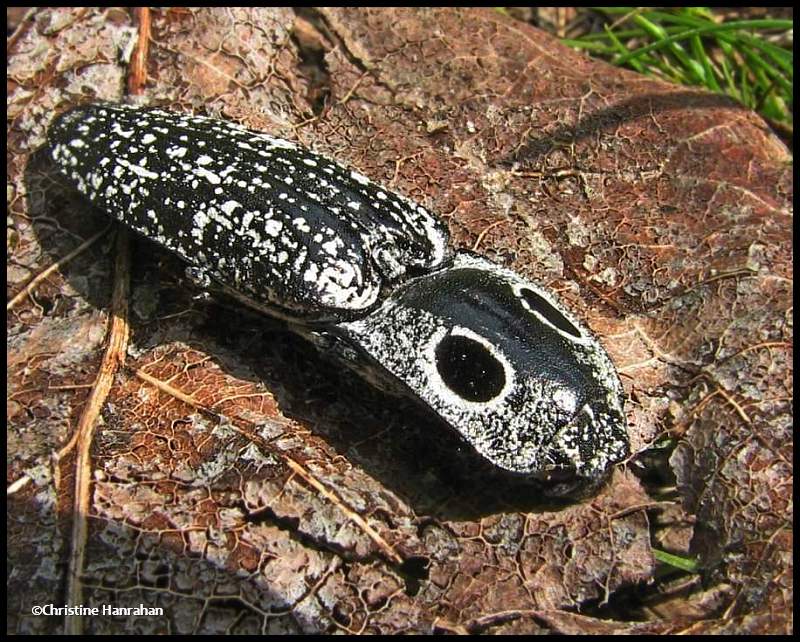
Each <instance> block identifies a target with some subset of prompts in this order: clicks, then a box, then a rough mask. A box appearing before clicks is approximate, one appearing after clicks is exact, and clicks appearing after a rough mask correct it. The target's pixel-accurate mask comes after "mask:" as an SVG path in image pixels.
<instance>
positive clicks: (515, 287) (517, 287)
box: [511, 283, 592, 345]
mask: <svg viewBox="0 0 800 642" xmlns="http://www.w3.org/2000/svg"><path fill="white" fill-rule="evenodd" d="M523 288H524V289H526V290H530V291H531V292H534V293H536V294H537V295H539V296H540V297H542V298H543V299H544V300H545V301H547V303H549V304H550V306H551V307H552V308H553V309H554V310H555V311H556V312H558V313H559V314H560V315H561V316H563V317H564V318H565V319H566V320H567V321H569V323H570V325H572V326H573V327H574V328H575V329H576V330H577V331H578V332H580V333H581V335H580V336H579V337H576V336H575V335H574V334H572V333H570V332H564V331H563V330H562V329H561V328H559V327H558V326H556V325H553V324H552V323H551V322H550V321H548V320H547V318H546V317H545V316H544V315H543V314H541V313H540V312H537V311H536V310H534V309H533V308H532V307H531V304H530V303H528V302H527V301H526V300H525V297H524V296H523V294H522V290H523ZM511 290H512V291H513V292H514V295H515V296H516V297H517V298H518V299H519V302H520V303H521V304H522V307H523V308H525V309H526V310H527V311H528V312H530V313H531V314H532V315H533V316H535V317H536V318H537V319H538V320H539V321H540V322H542V323H544V324H545V325H546V326H547V327H549V328H552V329H553V330H555V331H556V332H558V333H559V334H560V335H561V336H562V337H564V338H565V339H567V340H568V341H570V342H572V343H578V344H580V345H587V344H589V343H591V342H592V337H591V336H590V335H589V334H588V333H586V332H585V331H584V330H583V329H582V328H581V327H580V326H579V325H578V324H577V323H576V322H575V320H574V319H572V317H571V315H569V313H565V310H564V309H563V308H562V306H560V305H559V304H558V303H556V301H555V300H554V299H553V298H552V297H551V296H550V295H549V294H548V293H547V292H545V291H544V290H542V289H540V288H537V287H536V286H534V285H531V284H530V283H512V284H511Z"/></svg>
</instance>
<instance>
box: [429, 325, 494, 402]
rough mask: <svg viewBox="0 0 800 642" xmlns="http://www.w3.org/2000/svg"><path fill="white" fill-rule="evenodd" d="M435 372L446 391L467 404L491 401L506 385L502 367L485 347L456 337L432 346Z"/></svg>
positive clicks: (471, 340) (463, 337)
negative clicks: (434, 348)
mask: <svg viewBox="0 0 800 642" xmlns="http://www.w3.org/2000/svg"><path fill="white" fill-rule="evenodd" d="M436 368H437V370H438V371H439V375H440V376H441V377H442V380H443V381H444V382H445V384H446V385H447V387H448V388H450V389H451V390H452V391H453V392H455V393H456V394H457V395H458V396H459V397H461V398H463V399H466V400H467V401H489V400H491V399H494V398H495V397H496V396H497V395H498V394H500V391H501V390H502V389H503V386H505V384H506V375H505V372H504V370H503V364H501V363H500V362H499V361H498V360H497V359H496V358H495V357H494V355H492V353H491V352H489V350H488V349H487V348H486V346H484V345H483V344H481V343H479V342H477V341H475V340H474V339H470V338H469V337H465V336H462V335H458V334H451V335H448V336H446V337H445V338H444V339H442V341H441V342H440V343H439V345H438V346H436Z"/></svg>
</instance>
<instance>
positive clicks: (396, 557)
mask: <svg viewBox="0 0 800 642" xmlns="http://www.w3.org/2000/svg"><path fill="white" fill-rule="evenodd" d="M136 376H137V377H139V378H140V379H142V380H143V381H146V382H147V383H149V384H151V385H153V386H155V387H156V388H158V389H159V390H161V391H162V392H165V393H167V394H168V395H170V396H172V397H175V398H176V399H178V400H179V401H182V402H183V403H186V404H188V405H190V406H192V407H193V408H197V409H198V410H201V411H203V412H205V413H207V414H209V415H212V416H214V417H219V416H220V415H219V414H218V413H216V412H214V411H213V410H209V409H208V408H207V407H205V406H203V405H202V404H200V403H198V402H197V401H195V400H194V399H193V398H192V397H190V396H189V395H187V394H185V393H183V392H182V391H180V390H178V389H177V388H174V387H173V386H171V385H170V384H168V383H165V382H164V381H160V380H159V379H156V378H155V377H153V376H151V375H149V374H147V373H146V372H144V371H143V370H137V371H136ZM229 419H231V424H230V425H231V427H232V428H233V429H234V430H235V431H236V432H238V433H239V434H240V435H242V436H244V437H246V438H247V439H249V440H250V441H252V442H254V443H255V444H256V445H257V446H258V447H259V448H261V449H263V450H264V451H265V452H270V453H272V454H275V455H278V456H279V457H280V458H281V459H282V460H283V461H284V462H285V463H286V465H287V466H288V467H289V469H290V470H291V471H292V472H293V473H294V474H296V475H297V476H298V477H300V478H301V479H302V480H303V481H305V482H306V483H307V484H308V485H309V486H311V487H312V488H313V489H314V490H316V491H317V492H318V493H319V494H320V495H322V496H323V497H324V498H325V499H327V500H328V501H329V502H331V503H332V504H333V505H335V506H337V507H338V508H339V510H341V511H342V512H343V513H344V514H345V516H346V517H347V518H348V519H349V520H350V521H352V522H353V523H354V524H355V525H356V526H358V527H359V528H360V529H361V530H362V531H364V533H366V535H367V536H368V537H369V538H370V539H371V540H372V541H373V542H375V544H376V546H378V548H379V549H380V550H381V551H382V552H383V554H384V556H385V557H386V558H387V559H388V560H389V561H390V562H391V563H393V564H402V563H403V561H404V560H403V558H402V556H401V555H400V554H399V553H398V552H397V551H395V550H394V548H393V547H392V545H391V544H389V542H387V541H386V540H385V539H384V538H383V537H381V535H380V534H379V533H378V532H377V531H376V530H375V529H374V528H372V526H370V525H369V523H368V522H367V521H366V520H365V519H364V518H363V517H361V515H359V514H358V513H357V512H356V511H354V510H353V509H352V508H350V507H349V506H348V505H347V504H346V503H345V502H344V501H343V500H342V499H341V498H340V497H339V496H338V495H336V493H334V492H333V491H332V490H330V489H329V488H328V487H327V486H325V485H324V484H323V483H322V482H320V481H319V480H318V479H317V478H316V477H314V475H313V474H312V473H311V472H310V471H308V470H307V469H306V468H305V467H304V466H303V465H301V464H300V463H298V462H297V461H295V460H294V459H293V458H291V457H289V456H288V455H287V454H286V453H283V452H280V451H278V450H276V449H275V448H271V447H270V446H269V444H267V443H266V442H265V441H264V440H263V439H261V438H260V437H259V435H258V434H257V433H256V432H255V431H254V430H252V429H250V430H248V429H247V428H242V427H241V426H238V425H237V422H238V423H241V422H242V421H243V420H240V419H235V418H232V417H230V418H229ZM247 423H250V422H247Z"/></svg>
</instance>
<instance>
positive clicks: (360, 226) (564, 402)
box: [49, 105, 629, 480]
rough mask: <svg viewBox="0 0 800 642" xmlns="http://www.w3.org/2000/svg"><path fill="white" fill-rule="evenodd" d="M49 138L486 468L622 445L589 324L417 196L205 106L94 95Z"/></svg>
mask: <svg viewBox="0 0 800 642" xmlns="http://www.w3.org/2000/svg"><path fill="white" fill-rule="evenodd" d="M49 136H50V150H51V153H52V157H53V159H54V160H55V162H56V163H57V165H58V167H59V168H60V170H61V171H62V172H63V173H64V174H65V175H66V176H67V177H68V178H69V179H70V180H71V181H72V183H74V185H75V186H77V188H78V190H79V191H80V192H82V193H83V194H84V195H86V196H87V197H88V198H89V199H90V200H91V201H92V202H93V203H94V204H95V205H97V206H99V207H100V208H102V209H104V210H106V211H107V212H108V213H110V214H112V215H113V216H114V217H116V218H117V219H119V220H120V221H122V222H123V223H124V224H125V225H127V226H128V227H130V228H132V229H133V230H135V231H136V232H139V233H140V234H143V235H144V236H146V237H147V238H149V239H151V240H153V241H156V242H157V243H159V244H161V245H162V246H164V247H166V248H168V249H170V250H172V251H173V252H175V253H177V254H178V255H179V256H180V257H182V258H183V259H184V260H185V261H187V262H188V263H189V264H190V266H191V267H190V268H189V269H190V271H191V274H192V275H193V278H194V279H195V280H199V281H200V282H201V283H205V284H206V285H215V286H216V287H218V288H220V289H222V290H223V291H225V292H227V293H228V294H232V295H233V296H235V297H236V298H238V299H239V300H241V301H243V302H245V303H247V304H249V305H251V306H254V307H256V308H258V309H260V310H262V311H265V312H267V313H268V314H272V315H274V316H278V317H280V318H283V319H285V320H287V321H288V322H290V324H291V325H292V326H293V328H294V329H295V330H297V331H298V332H300V333H301V334H304V335H305V336H307V337H311V338H312V339H314V340H315V341H316V342H317V343H318V344H320V345H324V346H326V347H327V348H329V349H332V350H333V351H334V352H335V353H336V354H337V355H338V356H339V357H340V358H341V359H343V360H345V361H346V362H348V363H349V364H350V365H351V366H352V367H353V368H355V369H356V370H359V371H361V372H362V373H366V374H368V375H369V377H370V378H371V379H372V380H373V381H374V382H376V383H377V384H378V385H380V386H381V387H384V388H386V389H388V390H390V391H393V392H397V391H398V390H400V391H402V392H405V393H406V394H410V395H411V396H413V397H414V398H415V399H417V400H418V401H419V402H421V403H423V404H424V405H425V406H427V407H428V408H430V409H431V410H433V411H434V412H435V413H436V414H438V415H439V417H441V418H442V419H444V421H445V422H446V423H447V424H449V425H450V426H451V427H452V428H453V429H454V430H455V431H457V433H458V434H459V435H460V436H461V437H462V439H463V440H464V441H466V442H467V443H468V444H469V445H470V446H472V447H473V448H474V449H475V451H477V453H479V454H480V455H481V456H482V457H483V458H485V459H486V460H488V461H489V462H491V463H492V464H493V465H494V466H496V467H498V468H500V469H503V470H506V471H511V472H513V473H519V474H523V475H526V476H531V477H533V478H537V479H547V478H549V477H550V476H551V475H557V476H560V477H562V478H563V476H564V474H567V475H574V476H575V477H577V478H583V479H587V480H599V479H601V478H602V477H603V476H604V474H605V473H606V472H607V471H608V470H609V468H610V466H611V465H612V464H614V463H616V462H619V461H620V460H622V459H623V458H624V457H625V456H626V455H627V454H628V449H629V446H628V436H627V431H626V427H625V416H624V413H623V391H622V386H621V385H620V382H619V378H618V376H617V374H616V372H615V370H614V367H613V365H612V363H611V360H610V359H609V357H608V355H607V354H606V352H605V351H604V350H603V348H602V346H601V345H600V343H599V342H598V340H597V339H596V338H595V337H594V336H592V334H591V333H590V332H589V331H588V330H587V329H586V328H585V327H584V326H583V325H582V324H581V323H580V322H579V321H578V320H577V319H576V318H575V317H574V316H573V315H572V314H571V313H570V312H568V311H567V310H565V309H564V307H563V306H562V305H561V304H559V302H558V301H557V300H556V298H555V297H554V296H553V295H552V294H550V293H549V292H548V291H547V290H545V289H543V288H541V287H540V286H538V285H535V284H533V283H531V282H529V281H527V280H525V279H523V278H522V277H520V276H519V275H517V274H516V273H514V272H513V271H511V270H508V269H505V268H503V267H500V266H498V265H496V264H494V263H491V262H490V261H488V260H486V259H483V258H481V257H479V256H477V255H475V254H472V253H469V252H464V251H458V252H453V251H452V250H451V249H450V247H449V246H448V232H447V229H446V227H445V225H444V224H443V223H442V222H441V221H440V220H439V219H438V218H437V217H435V216H434V215H432V214H431V213H429V212H428V211H427V210H425V209H424V208H423V207H421V206H420V205H418V204H416V203H414V202H413V201H411V200H409V199H407V198H404V197H402V196H399V195H397V194H394V193H392V192H390V191H389V190H387V189H384V188H382V187H381V186H379V185H376V184H375V183H373V182H372V181H370V180H369V179H367V178H366V177H365V176H363V175H361V174H359V173H358V172H356V171H351V170H348V169H345V168H344V167H342V166H341V165H339V164H338V163H335V162H333V161H331V160H329V159H327V158H325V157H323V156H320V155H318V154H315V153H313V152H311V151H309V150H307V149H304V148H303V147H301V146H299V145H297V144H295V143H292V142H288V141H286V140H282V139H279V138H274V137H272V136H269V135H267V134H264V133H260V132H255V131H251V130H248V129H245V128H244V127H241V126H239V125H236V124H234V123H230V122H225V121H220V120H213V119H210V118H203V117H197V116H189V115H183V114H177V113H171V112H167V111H162V110H159V109H136V108H132V107H127V106H122V105H89V106H84V107H79V108H76V109H73V110H71V111H68V112H66V113H64V114H62V115H61V116H59V117H58V118H57V119H56V121H55V123H54V124H53V125H52V127H51V129H50V133H49Z"/></svg>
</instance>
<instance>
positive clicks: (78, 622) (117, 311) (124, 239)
mask: <svg viewBox="0 0 800 642" xmlns="http://www.w3.org/2000/svg"><path fill="white" fill-rule="evenodd" d="M116 250H117V260H116V263H115V265H114V292H113V294H112V298H111V332H110V333H109V339H108V347H107V348H106V353H105V355H104V357H103V362H102V363H101V364H100V372H99V373H98V375H97V379H96V380H95V383H94V388H93V389H92V392H91V394H90V395H89V400H88V401H87V403H86V408H85V409H84V411H83V414H82V415H81V418H80V422H79V423H78V427H77V430H76V432H77V435H78V438H77V445H78V453H77V460H76V462H75V497H74V503H73V513H72V538H71V549H70V555H69V573H68V576H67V603H68V604H70V605H72V606H78V605H80V604H82V603H83V584H82V581H81V572H82V571H83V567H84V559H85V555H86V541H87V535H88V519H89V509H90V505H91V492H90V486H91V478H92V459H91V447H92V439H93V437H94V428H95V425H96V424H97V417H98V415H99V414H100V409H101V408H102V406H103V403H104V402H105V400H106V397H107V396H108V392H109V390H111V385H112V383H113V381H114V375H115V374H116V372H117V369H118V368H119V366H120V365H121V364H123V363H124V361H125V352H126V350H127V347H128V334H129V327H128V288H129V283H130V245H129V241H128V232H127V231H126V230H123V229H120V230H119V232H118V233H117V243H116ZM64 631H65V633H67V634H79V633H82V632H83V618H82V616H80V615H75V616H68V617H66V618H65V620H64Z"/></svg>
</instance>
